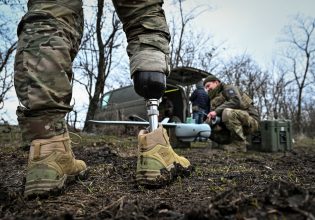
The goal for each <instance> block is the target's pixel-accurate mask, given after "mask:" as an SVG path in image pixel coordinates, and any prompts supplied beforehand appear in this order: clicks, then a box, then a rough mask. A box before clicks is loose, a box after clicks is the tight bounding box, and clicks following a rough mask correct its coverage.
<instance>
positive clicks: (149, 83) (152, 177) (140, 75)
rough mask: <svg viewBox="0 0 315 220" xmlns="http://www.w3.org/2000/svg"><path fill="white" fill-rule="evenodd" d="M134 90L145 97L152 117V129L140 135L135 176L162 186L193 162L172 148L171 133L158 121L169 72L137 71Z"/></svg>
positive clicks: (188, 170) (142, 182)
mask: <svg viewBox="0 0 315 220" xmlns="http://www.w3.org/2000/svg"><path fill="white" fill-rule="evenodd" d="M133 81H134V88H135V91H136V92H137V93H138V94H139V95H141V96H142V97H144V98H145V100H146V106H147V112H148V117H149V125H150V128H149V131H147V130H141V131H140V133H139V136H138V142H139V144H138V160H137V171H136V180H137V182H138V184H139V185H144V186H149V187H150V186H154V187H159V186H163V185H165V184H167V183H169V182H171V181H172V180H174V179H175V178H176V177H177V176H183V175H189V174H190V173H191V170H192V167H191V165H190V162H189V161H188V160H187V159H186V158H184V157H181V156H178V155H177V154H176V153H175V152H174V151H173V149H172V147H171V145H170V142H169V137H168V135H167V132H166V130H165V129H164V128H163V127H162V125H159V124H158V115H159V111H158V106H159V103H158V100H159V99H160V98H161V97H162V95H163V94H164V91H165V88H166V76H165V75H164V74H163V73H160V72H137V73H135V75H134V77H133Z"/></svg>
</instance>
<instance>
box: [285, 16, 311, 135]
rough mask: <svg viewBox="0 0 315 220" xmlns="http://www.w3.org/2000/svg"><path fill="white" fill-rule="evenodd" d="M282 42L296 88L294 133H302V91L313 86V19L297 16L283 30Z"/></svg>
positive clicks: (303, 95) (304, 95)
mask: <svg viewBox="0 0 315 220" xmlns="http://www.w3.org/2000/svg"><path fill="white" fill-rule="evenodd" d="M284 34H285V37H284V39H283V42H284V43H286V44H285V45H286V46H287V47H286V48H285V54H284V57H285V60H286V63H287V67H288V71H289V72H290V73H291V74H292V76H293V79H294V81H295V87H296V91H297V94H296V97H297V99H296V100H297V101H296V104H295V105H296V108H297V111H296V115H295V117H294V119H295V120H294V124H295V128H296V131H297V132H298V133H299V132H302V130H301V122H302V108H303V106H302V104H303V98H306V94H304V91H305V89H306V88H307V87H309V86H310V85H312V84H314V82H315V81H314V73H315V72H314V71H315V61H314V60H315V18H312V17H304V16H301V15H297V16H296V17H295V18H294V20H293V23H292V24H291V25H289V26H287V27H286V28H285V32H284Z"/></svg>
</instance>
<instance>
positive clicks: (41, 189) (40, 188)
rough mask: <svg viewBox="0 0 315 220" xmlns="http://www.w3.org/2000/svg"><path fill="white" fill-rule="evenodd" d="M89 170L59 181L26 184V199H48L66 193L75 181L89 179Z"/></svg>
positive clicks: (34, 181)
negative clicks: (66, 188)
mask: <svg viewBox="0 0 315 220" xmlns="http://www.w3.org/2000/svg"><path fill="white" fill-rule="evenodd" d="M87 173H88V170H87V169H85V170H83V171H81V172H80V173H78V174H76V175H66V174H65V175H63V176H62V177H61V178H60V179H58V180H51V179H38V180H32V181H28V182H26V183H25V190H24V197H25V198H27V199H32V198H35V197H40V198H47V197H48V196H57V195H60V194H61V193H63V192H64V191H65V187H66V186H67V185H69V184H71V183H73V182H74V181H75V180H78V179H80V180H82V179H85V178H86V177H87Z"/></svg>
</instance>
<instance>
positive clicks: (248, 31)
mask: <svg viewBox="0 0 315 220" xmlns="http://www.w3.org/2000/svg"><path fill="white" fill-rule="evenodd" d="M200 5H203V7H204V8H207V9H209V10H207V11H206V12H204V13H202V14H201V15H199V16H198V17H197V18H196V21H195V25H194V28H197V29H198V28H200V29H202V30H209V32H210V33H212V34H213V36H214V39H215V40H216V41H217V42H222V41H225V42H226V45H227V46H228V48H229V49H230V52H231V53H233V54H235V53H236V54H237V53H238V54H240V53H243V52H245V51H246V52H248V54H250V55H253V57H254V59H256V60H257V61H258V62H259V64H260V65H262V66H264V65H267V64H268V62H270V61H271V57H272V54H273V53H274V52H275V49H276V43H277V39H278V38H279V37H280V36H281V30H282V29H283V27H284V26H285V25H288V24H289V23H290V21H292V19H291V18H290V16H291V17H292V16H293V15H296V14H297V13H301V14H303V15H307V16H312V17H315V0H186V1H184V9H185V10H191V9H192V8H195V7H196V6H200ZM164 8H165V11H166V12H168V11H169V10H170V6H169V3H168V2H167V1H165V6H164ZM166 14H167V13H166ZM168 16H169V15H168Z"/></svg>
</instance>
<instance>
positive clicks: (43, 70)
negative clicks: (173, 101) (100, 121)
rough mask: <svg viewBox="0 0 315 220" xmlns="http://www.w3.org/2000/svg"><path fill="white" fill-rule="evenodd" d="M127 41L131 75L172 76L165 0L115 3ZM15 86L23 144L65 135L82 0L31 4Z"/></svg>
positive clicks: (42, 0) (20, 43) (120, 0)
mask: <svg viewBox="0 0 315 220" xmlns="http://www.w3.org/2000/svg"><path fill="white" fill-rule="evenodd" d="M113 3H114V5H115V8H116V10H117V13H118V15H119V17H120V19H121V21H122V22H123V27H124V30H125V32H126V35H127V39H128V48H127V51H128V55H129V57H130V68H131V74H133V73H134V72H135V71H139V70H143V71H157V72H165V73H168V54H169V49H168V43H169V32H168V29H167V24H166V21H165V16H164V11H163V10H162V8H161V7H162V3H163V1H161V0H147V1H132V2H130V1H126V0H124V1H123V0H116V1H113ZM17 32H18V37H19V40H18V48H17V52H16V57H15V65H14V68H15V74H14V85H15V90H16V93H17V96H18V98H19V100H20V102H21V104H22V106H19V107H18V109H17V116H18V122H19V125H20V129H21V131H22V136H23V141H25V142H30V141H32V140H34V139H38V138H50V137H53V136H55V135H59V134H62V133H64V132H65V131H66V129H67V126H66V123H65V120H64V117H65V115H66V113H68V112H69V111H71V110H72V106H71V105H70V100H71V97H72V84H71V82H72V77H73V73H72V62H73V60H74V58H75V57H76V55H77V52H78V48H79V45H80V42H81V38H82V33H83V10H82V0H29V1H28V12H27V13H26V14H25V16H24V17H23V18H22V20H21V22H20V24H19V26H18V30H17Z"/></svg>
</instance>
